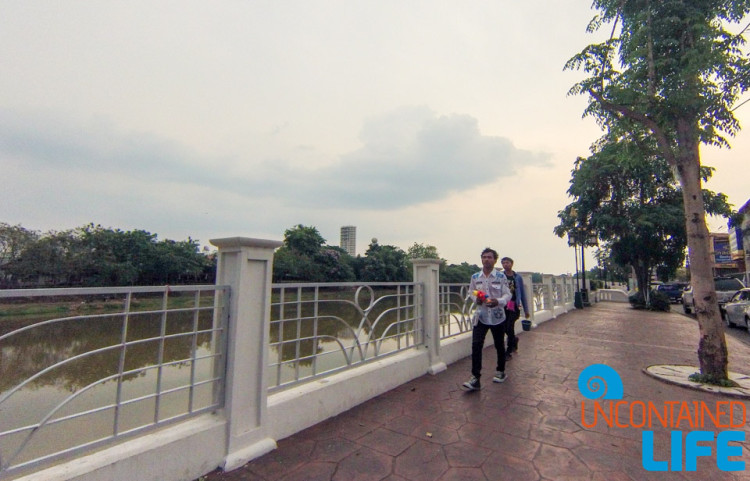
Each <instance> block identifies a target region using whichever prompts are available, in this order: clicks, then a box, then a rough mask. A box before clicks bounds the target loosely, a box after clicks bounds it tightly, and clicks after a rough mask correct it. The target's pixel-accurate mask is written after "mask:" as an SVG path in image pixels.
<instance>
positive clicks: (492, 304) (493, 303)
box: [485, 298, 500, 307]
mask: <svg viewBox="0 0 750 481" xmlns="http://www.w3.org/2000/svg"><path fill="white" fill-rule="evenodd" d="M485 303H486V304H487V307H495V306H497V305H498V304H500V303H499V302H497V299H489V298H488V299H487V300H486V301H485Z"/></svg>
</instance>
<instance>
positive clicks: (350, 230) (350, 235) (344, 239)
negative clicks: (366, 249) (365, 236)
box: [340, 225, 357, 256]
mask: <svg viewBox="0 0 750 481" xmlns="http://www.w3.org/2000/svg"><path fill="white" fill-rule="evenodd" d="M340 245H341V248H342V249H344V250H345V251H346V252H347V253H348V254H349V255H350V256H356V255H357V227H355V226H353V225H345V226H343V227H341V244H340Z"/></svg>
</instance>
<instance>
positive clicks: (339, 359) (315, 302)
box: [268, 282, 423, 392]
mask: <svg viewBox="0 0 750 481" xmlns="http://www.w3.org/2000/svg"><path fill="white" fill-rule="evenodd" d="M422 289H423V287H422V285H421V284H416V283H395V282H389V283H350V282H347V283H323V284H320V283H300V284H272V286H271V293H272V294H271V297H272V299H271V320H270V355H269V358H270V362H269V370H268V389H269V392H274V391H277V390H279V389H283V388H288V387H291V386H293V385H296V384H298V383H300V382H303V381H308V380H311V379H314V378H318V377H321V376H324V375H330V374H332V373H335V372H339V371H341V370H344V369H349V368H352V367H354V366H357V365H359V364H362V363H365V362H369V361H371V360H373V359H377V358H379V357H382V356H386V355H389V354H393V353H396V352H400V351H403V350H406V349H410V348H413V347H414V346H416V345H418V344H420V343H421V342H422V339H423V324H422V319H421V316H420V312H421V307H420V304H421V298H422Z"/></svg>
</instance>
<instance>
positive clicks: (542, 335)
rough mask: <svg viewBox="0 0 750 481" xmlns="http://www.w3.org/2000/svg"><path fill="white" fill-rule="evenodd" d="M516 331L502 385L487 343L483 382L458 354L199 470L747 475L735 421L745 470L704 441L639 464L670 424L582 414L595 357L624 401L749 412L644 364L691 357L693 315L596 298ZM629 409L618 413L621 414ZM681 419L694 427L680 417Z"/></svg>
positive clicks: (737, 361) (263, 474) (231, 475)
mask: <svg viewBox="0 0 750 481" xmlns="http://www.w3.org/2000/svg"><path fill="white" fill-rule="evenodd" d="M678 308H679V307H678ZM519 338H520V343H519V351H518V352H517V353H516V354H514V355H513V359H512V360H511V361H509V363H508V367H507V371H506V372H507V373H508V380H507V381H506V382H505V383H503V384H494V383H492V382H491V376H492V370H491V369H489V370H488V369H487V366H489V367H490V368H492V367H493V366H494V362H495V360H494V356H495V352H494V349H493V348H492V347H490V348H487V349H485V350H484V362H483V364H484V366H485V370H484V373H483V374H484V376H483V378H482V381H483V382H482V390H481V391H477V392H466V391H465V390H463V389H462V388H461V384H462V383H463V382H464V381H466V380H467V379H468V378H469V376H470V373H469V371H470V366H471V360H470V358H468V357H467V358H465V359H462V360H460V361H458V362H456V363H454V364H452V365H450V366H449V367H448V370H447V371H445V372H442V373H440V374H438V375H435V376H432V375H424V376H422V377H420V378H418V379H415V380H413V381H411V382H409V383H407V384H404V385H402V386H399V387H398V388H396V389H393V390H392V391H389V392H387V393H385V394H382V395H380V396H378V397H376V398H374V399H372V400H370V401H368V402H366V403H364V404H362V405H360V406H357V407H355V408H353V409H351V410H349V411H347V412H345V413H342V414H340V415H338V416H336V417H333V418H330V419H328V420H326V421H324V422H322V423H320V424H318V425H316V426H313V427H311V428H309V429H306V430H304V431H302V432H299V433H297V434H295V435H293V436H291V437H289V438H286V439H282V440H280V441H279V442H278V448H277V449H276V450H274V451H273V452H271V453H268V454H266V455H265V456H263V457H260V458H258V459H255V460H253V461H251V462H250V463H248V464H247V465H245V466H243V467H242V468H239V469H237V470H235V471H232V472H228V473H223V472H220V471H215V472H212V473H209V474H207V475H206V476H204V477H203V480H205V481H276V480H280V481H293V480H305V481H314V480H342V481H349V480H362V481H369V480H372V481H380V480H393V481H396V480H409V481H422V480H424V481H435V480H439V481H451V480H513V481H525V480H529V481H535V480H549V481H565V480H590V481H604V480H608V481H619V480H623V481H624V480H637V481H641V480H690V481H692V480H743V479H747V480H750V436H747V432H748V427H747V424H745V426H744V428H741V430H744V431H745V434H746V440H745V441H744V442H743V443H741V444H739V445H740V446H741V447H742V453H743V455H742V457H741V458H736V457H735V458H730V460H733V461H737V460H741V461H745V463H746V465H747V470H746V471H744V472H724V471H720V470H719V469H718V468H717V466H716V450H715V445H713V444H712V446H714V447H713V448H712V456H710V457H704V458H698V465H697V470H696V471H692V472H688V471H680V472H676V471H674V472H673V471H670V472H649V471H646V470H645V469H644V468H643V465H642V460H641V456H642V445H643V443H642V438H641V432H642V431H644V430H649V429H652V430H653V431H654V459H655V460H657V461H661V460H668V459H669V458H670V448H669V442H670V434H669V431H671V429H668V428H664V427H662V426H654V427H653V428H648V427H646V428H633V427H628V428H619V427H617V426H612V427H609V426H607V425H606V423H603V422H602V421H601V419H599V420H598V421H597V422H596V425H595V426H594V427H591V428H587V427H584V424H588V425H591V424H592V419H591V416H590V413H591V410H589V409H588V406H589V405H590V404H587V410H586V419H585V421H586V422H584V420H582V419H581V418H582V408H581V404H582V402H583V401H584V400H585V399H584V397H583V396H582V395H581V394H580V392H579V390H578V375H579V374H580V372H581V371H582V370H583V369H584V368H585V367H587V366H589V365H590V364H594V363H603V364H607V365H609V366H611V367H612V368H614V369H615V370H616V371H617V372H618V373H619V374H620V377H621V378H622V381H623V385H624V396H623V400H624V401H627V402H629V403H630V402H633V401H643V402H644V403H647V402H649V401H651V402H653V403H654V404H655V405H657V406H662V407H663V406H664V402H665V401H687V402H689V403H690V405H691V406H692V405H693V401H697V402H701V401H703V402H705V403H707V404H708V405H709V406H715V405H716V402H717V401H735V402H740V403H741V404H742V405H744V406H745V412H748V411H750V409H748V407H749V406H748V404H750V403H748V400H744V399H742V400H738V399H737V398H729V397H726V396H723V395H717V394H711V393H706V392H701V391H696V390H692V389H687V388H684V387H680V386H675V385H672V384H667V383H664V382H662V381H659V380H657V379H654V378H652V377H649V376H647V375H646V374H644V373H643V372H642V370H643V369H645V368H646V367H648V366H650V365H652V364H688V365H696V366H697V354H696V350H697V346H698V338H699V335H698V326H697V324H696V322H695V320H693V319H691V318H689V317H687V316H684V315H682V314H678V313H677V312H671V313H655V312H645V311H637V310H633V309H631V308H630V306H629V305H627V304H617V303H599V304H595V305H593V306H592V307H590V308H586V309H584V310H574V311H572V312H570V313H567V314H565V315H562V316H560V317H558V318H557V319H553V320H551V321H549V322H546V323H543V324H541V325H540V326H538V327H537V328H535V329H533V330H532V331H530V332H524V333H523V334H522V335H521V336H520V337H519ZM727 345H728V349H729V360H730V365H729V369H730V371H736V372H741V373H746V374H750V344H746V343H744V342H741V341H739V340H737V339H735V338H734V337H729V336H728V337H727ZM352 389H356V386H352ZM587 402H588V403H592V401H587ZM599 402H601V403H604V402H605V401H604V400H601V401H599ZM628 416H629V415H627V413H626V415H625V416H624V417H623V416H620V419H621V420H622V421H623V422H627V420H628V419H629V417H628ZM740 418H741V416H740ZM704 427H705V429H706V430H713V431H714V432H719V431H721V430H722V429H715V428H714V426H713V424H707V425H705V426H704ZM699 428H700V427H699ZM680 429H681V430H682V431H685V432H687V431H691V430H692V429H691V428H690V427H689V426H686V425H685V424H683V426H681V427H680ZM734 430H737V428H735V429H734ZM734 444H738V443H734ZM683 462H684V460H683Z"/></svg>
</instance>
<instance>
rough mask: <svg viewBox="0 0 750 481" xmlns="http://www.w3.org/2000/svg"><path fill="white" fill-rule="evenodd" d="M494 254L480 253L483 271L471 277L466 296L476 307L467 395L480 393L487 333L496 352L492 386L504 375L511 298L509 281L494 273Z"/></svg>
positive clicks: (488, 252)
mask: <svg viewBox="0 0 750 481" xmlns="http://www.w3.org/2000/svg"><path fill="white" fill-rule="evenodd" d="M497 257H498V255H497V251H495V250H494V249H490V248H489V247H487V248H486V249H484V250H483V251H482V270H481V271H480V272H477V273H476V274H474V275H472V276H471V283H470V284H469V292H471V293H472V294H471V297H472V299H473V300H474V302H476V303H477V304H478V307H477V310H476V312H475V313H474V319H473V322H474V330H473V332H472V339H471V379H469V380H468V381H466V382H465V383H464V384H463V386H464V387H465V388H466V389H468V390H470V391H478V390H479V389H482V385H481V383H480V381H479V378H480V377H481V376H482V350H483V348H484V339H485V338H486V337H487V331H492V339H493V340H494V342H495V350H496V351H497V369H496V371H495V376H494V377H493V378H492V381H493V382H503V381H505V379H506V377H507V376H506V375H505V339H504V338H503V335H504V334H505V326H504V325H503V323H504V322H505V310H504V307H505V305H506V304H507V303H508V301H509V300H510V298H511V293H510V290H509V289H508V281H507V280H506V279H505V275H503V273H502V272H500V271H496V270H495V264H497Z"/></svg>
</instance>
